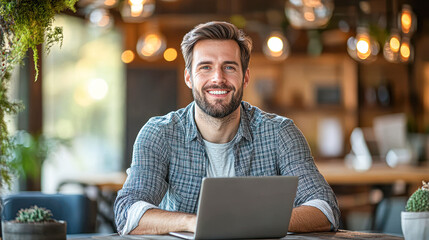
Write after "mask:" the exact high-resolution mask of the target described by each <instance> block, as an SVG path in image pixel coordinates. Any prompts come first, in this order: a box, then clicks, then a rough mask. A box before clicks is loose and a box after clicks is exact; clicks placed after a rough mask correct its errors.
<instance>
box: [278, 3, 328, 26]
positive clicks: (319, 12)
mask: <svg viewBox="0 0 429 240" xmlns="http://www.w3.org/2000/svg"><path fill="white" fill-rule="evenodd" d="M333 10H334V2H333V0H287V1H286V4H285V14H286V17H287V18H288V20H289V22H290V23H291V25H292V26H293V27H294V28H298V29H301V28H304V29H314V28H321V27H324V26H325V25H326V24H327V23H328V22H329V19H331V17H332V12H333Z"/></svg>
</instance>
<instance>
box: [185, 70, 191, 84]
mask: <svg viewBox="0 0 429 240" xmlns="http://www.w3.org/2000/svg"><path fill="white" fill-rule="evenodd" d="M185 83H186V86H188V88H190V89H192V80H191V74H190V73H189V72H188V69H185Z"/></svg>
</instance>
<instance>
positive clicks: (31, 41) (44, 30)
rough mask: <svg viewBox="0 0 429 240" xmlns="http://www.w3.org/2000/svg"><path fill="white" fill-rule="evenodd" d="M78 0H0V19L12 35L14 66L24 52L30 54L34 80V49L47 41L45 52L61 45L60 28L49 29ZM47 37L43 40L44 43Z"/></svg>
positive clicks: (37, 70)
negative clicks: (32, 62)
mask: <svg viewBox="0 0 429 240" xmlns="http://www.w3.org/2000/svg"><path fill="white" fill-rule="evenodd" d="M76 1H77V0H63V1H57V0H38V1H34V0H21V1H18V0H0V2H1V7H0V15H1V16H2V18H3V19H4V21H5V22H6V23H9V24H10V25H9V26H7V27H8V28H10V31H11V32H13V38H12V42H13V48H12V49H11V50H12V51H11V55H12V56H13V60H14V61H15V63H19V62H21V60H22V59H23V58H24V56H25V54H26V52H27V50H28V49H29V48H31V49H32V50H33V60H34V64H35V66H36V79H37V76H38V73H39V69H38V67H37V60H38V59H39V53H38V51H37V46H38V45H40V44H42V43H44V42H45V40H46V50H47V51H49V48H50V47H51V46H52V45H53V43H55V42H62V39H63V33H62V28H60V27H56V28H54V29H52V22H53V20H54V17H55V14H57V13H59V12H61V11H64V10H66V9H71V10H73V11H75V9H74V4H75V2H76ZM45 37H46V39H45Z"/></svg>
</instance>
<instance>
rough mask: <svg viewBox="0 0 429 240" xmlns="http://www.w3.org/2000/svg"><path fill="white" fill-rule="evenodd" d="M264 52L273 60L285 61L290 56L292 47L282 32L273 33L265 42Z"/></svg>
mask: <svg viewBox="0 0 429 240" xmlns="http://www.w3.org/2000/svg"><path fill="white" fill-rule="evenodd" d="M262 50H263V52H264V54H265V56H267V57H268V58H270V59H272V60H284V59H286V58H287V57H288V56H289V53H290V45H289V42H288V41H287V39H286V38H285V37H284V35H283V34H282V33H280V32H272V33H271V34H270V36H268V38H267V39H266V40H265V42H264V45H263V47H262Z"/></svg>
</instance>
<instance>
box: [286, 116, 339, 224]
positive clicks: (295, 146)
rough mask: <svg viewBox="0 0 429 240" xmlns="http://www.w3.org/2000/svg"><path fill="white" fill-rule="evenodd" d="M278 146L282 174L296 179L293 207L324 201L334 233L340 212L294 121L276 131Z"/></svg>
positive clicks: (332, 193)
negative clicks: (329, 210)
mask: <svg viewBox="0 0 429 240" xmlns="http://www.w3.org/2000/svg"><path fill="white" fill-rule="evenodd" d="M279 145H280V147H279V151H280V156H281V158H280V159H281V163H280V172H281V174H282V175H292V176H298V178H299V180H298V189H297V193H296V198H295V202H294V206H300V205H302V204H304V203H306V202H309V201H311V200H316V199H318V200H323V201H325V202H327V203H328V204H329V206H330V207H331V209H332V212H333V215H334V221H333V223H334V224H335V225H334V226H333V230H337V229H338V225H339V219H340V210H339V208H338V203H337V199H336V197H335V194H334V192H333V191H332V189H331V187H330V186H329V184H328V183H327V182H326V180H325V178H324V177H323V176H322V175H321V174H320V172H319V170H318V169H317V167H316V165H315V163H314V160H313V157H312V155H311V151H310V147H309V146H308V143H307V141H306V139H305V137H304V135H303V134H302V133H301V131H300V130H299V129H298V128H297V127H296V126H295V124H294V123H293V121H291V120H288V121H285V122H284V124H282V129H281V131H279Z"/></svg>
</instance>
